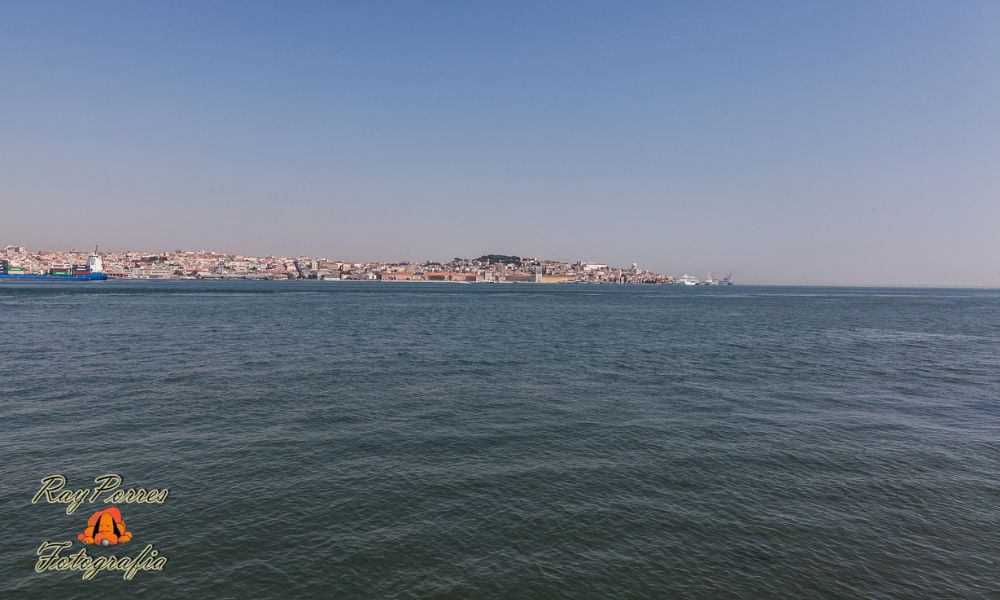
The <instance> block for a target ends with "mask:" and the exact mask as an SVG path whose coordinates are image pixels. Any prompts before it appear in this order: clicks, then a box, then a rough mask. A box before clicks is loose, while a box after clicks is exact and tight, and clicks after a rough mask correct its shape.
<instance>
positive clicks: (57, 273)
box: [0, 252, 108, 281]
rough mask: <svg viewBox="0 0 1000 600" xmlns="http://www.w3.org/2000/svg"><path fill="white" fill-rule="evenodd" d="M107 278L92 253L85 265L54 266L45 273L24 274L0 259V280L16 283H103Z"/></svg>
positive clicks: (20, 269) (99, 258) (96, 256)
mask: <svg viewBox="0 0 1000 600" xmlns="http://www.w3.org/2000/svg"><path fill="white" fill-rule="evenodd" d="M107 278H108V275H107V273H105V272H104V262H103V261H102V260H101V257H100V256H99V255H98V254H97V252H94V253H93V254H91V255H90V256H89V257H88V258H87V264H85V265H55V266H52V267H50V268H49V270H48V271H47V272H46V273H25V272H24V269H23V268H21V267H17V266H14V265H12V264H10V262H9V261H7V260H5V259H0V280H18V281H103V280H105V279H107Z"/></svg>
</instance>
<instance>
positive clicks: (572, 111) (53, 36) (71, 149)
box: [0, 0, 1000, 286]
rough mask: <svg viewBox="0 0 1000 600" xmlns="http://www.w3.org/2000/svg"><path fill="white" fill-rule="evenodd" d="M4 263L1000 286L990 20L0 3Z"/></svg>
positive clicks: (999, 66) (997, 39)
mask: <svg viewBox="0 0 1000 600" xmlns="http://www.w3.org/2000/svg"><path fill="white" fill-rule="evenodd" d="M0 211H2V216H0V245H2V244H18V245H23V246H27V247H29V248H32V249H68V248H87V247H92V246H94V245H95V244H100V245H101V247H102V248H105V249H128V248H140V249H146V250H171V249H176V248H183V249H214V250H220V251H228V252H239V253H246V254H260V255H271V254H274V255H279V256H293V255H309V256H322V257H329V258H337V259H344V260H352V261H359V260H366V259H386V260H402V259H420V260H425V259H434V260H442V259H450V258H453V257H458V256H470V257H472V256H478V255H480V254H484V253H505V254H518V255H522V256H536V257H539V258H552V259H567V260H578V259H584V260H591V261H598V262H607V263H611V264H616V265H627V264H631V263H633V262H636V263H639V265H640V266H641V267H644V268H648V269H652V270H658V271H661V272H667V273H672V274H675V275H680V274H682V273H691V274H697V275H699V276H703V275H704V274H705V273H706V272H707V271H709V270H711V271H712V273H713V274H714V275H716V276H720V275H725V274H726V273H729V272H732V273H733V274H734V275H733V278H734V280H736V281H737V282H739V283H779V284H780V283H800V284H846V285H850V284H858V285H883V284H884V285H977V286H980V285H982V286H1000V2H996V1H993V0H989V1H983V2H977V1H972V0H969V1H965V0H963V1H962V2H941V1H933V2H922V1H919V0H908V1H902V2H893V1H889V0H879V1H877V2H871V1H864V2H861V1H832V0H830V1H826V2H809V1H798V0H796V1H792V0H787V1H781V2H770V1H764V0H762V1H754V2H743V1H732V2H719V1H714V0H702V1H694V2H667V1H657V2H637V1H624V2H613V1H606V2H585V1H566V2H554V1H548V0H533V1H524V2H518V1H511V0H505V1H502V2H501V1H493V2H487V1H479V2H469V1H466V0H462V1H454V2H452V1H444V0H422V1H416V0H411V1H406V2H383V1H365V2H357V3H349V2H315V3H313V2H305V1H296V2H249V1H240V2H222V1H218V2H163V1H158V2H132V1H130V2H121V3H112V2H99V1H95V2H48V1H39V0H32V1H20V0H7V1H6V2H3V3H0Z"/></svg>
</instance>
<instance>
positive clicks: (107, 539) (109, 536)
mask: <svg viewBox="0 0 1000 600" xmlns="http://www.w3.org/2000/svg"><path fill="white" fill-rule="evenodd" d="M76 539H78V540H80V541H81V542H83V543H84V544H97V545H98V546H114V545H115V544H124V543H125V542H127V541H129V540H131V539H132V532H131V531H129V530H127V529H126V528H125V521H123V520H122V511H120V510H118V508H117V507H115V506H112V507H111V508H105V509H104V510H99V511H97V512H95V513H94V514H92V515H90V518H89V519H87V528H86V529H84V530H83V533H81V534H80V535H78V536H76Z"/></svg>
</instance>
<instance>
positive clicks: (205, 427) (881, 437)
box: [0, 282, 1000, 599]
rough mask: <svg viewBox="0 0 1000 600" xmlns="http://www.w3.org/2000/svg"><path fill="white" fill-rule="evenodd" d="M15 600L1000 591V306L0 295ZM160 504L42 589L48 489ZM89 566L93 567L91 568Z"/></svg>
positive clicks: (450, 293)
mask: <svg viewBox="0 0 1000 600" xmlns="http://www.w3.org/2000/svg"><path fill="white" fill-rule="evenodd" d="M0 310H2V314H3V318H2V319H0V343H2V345H3V354H2V357H3V365H2V369H3V378H2V379H0V398H2V399H0V411H2V417H0V433H2V441H0V456H2V458H3V461H2V462H0V476H2V482H3V483H2V487H0V514H3V515H5V517H6V518H5V527H4V528H3V530H4V540H3V543H2V544H0V597H5V598H6V597H39V598H41V597H46V596H47V595H48V597H68V596H71V595H77V596H79V597H98V596H100V595H104V594H112V595H114V596H117V595H118V594H120V593H121V592H122V590H123V588H124V589H125V590H127V591H129V592H131V593H136V594H139V596H140V597H143V598H178V597H196V598H208V597H212V598H233V599H235V598H246V597H275V598H277V597H282V598H283V597H295V598H329V597H370V598H421V597H450V598H480V597H494V598H511V597H535V598H582V597H594V598H600V597H660V598H666V597H671V598H678V597H691V598H699V597H702V598H724V597H733V598H737V597H739V598H761V597H803V596H809V597H815V596H819V597H867V598H897V597H926V598H940V597H966V598H984V597H997V595H998V594H1000V565H998V558H1000V551H998V548H1000V292H998V291H976V290H899V289H892V290H875V289H848V288H766V287H742V286H734V287H731V288H676V287H673V288H666V287H653V286H635V287H611V286H607V287H604V286H532V285H495V286H489V285H452V284H369V283H358V284H347V283H343V284H341V283H322V282H309V283H307V282H107V283H106V284H100V283H98V284H48V285H46V284H30V285H22V284H13V285H0ZM108 472H113V473H120V474H122V475H123V476H124V478H125V485H124V487H147V488H149V487H169V489H170V495H169V497H168V499H167V500H166V502H165V503H163V504H162V505H134V504H133V505H119V506H121V507H122V510H123V514H124V516H125V521H126V523H127V524H128V526H129V527H130V528H131V529H132V530H133V531H134V532H135V539H134V540H133V541H132V542H131V543H129V544H125V545H119V546H117V547H113V548H111V549H102V548H97V549H95V548H93V547H90V548H89V550H88V552H89V553H90V554H91V555H93V556H98V555H108V554H117V555H119V556H125V555H133V554H137V553H138V552H139V550H141V548H142V547H143V546H144V545H145V544H147V543H152V544H154V546H155V548H156V549H157V550H158V551H159V552H161V553H162V555H164V556H167V557H168V563H167V565H166V566H165V568H164V570H163V571H162V572H155V571H148V572H140V573H139V574H137V575H136V576H135V578H134V579H133V580H132V581H130V582H127V583H126V582H125V581H123V579H122V577H121V574H120V573H107V572H104V573H100V574H98V575H97V576H96V577H95V579H94V580H92V581H87V582H85V581H83V580H82V579H81V574H80V573H79V572H71V573H66V572H64V573H58V572H49V573H44V574H36V573H34V572H33V566H34V564H35V560H36V554H35V551H36V549H37V548H38V546H39V544H40V543H41V541H42V540H44V539H49V540H75V539H76V534H77V533H80V532H82V530H83V528H84V526H85V521H86V518H87V516H89V514H90V513H91V512H93V511H94V510H96V509H97V508H102V506H98V505H84V506H83V507H82V508H81V509H79V510H78V511H77V512H75V513H74V514H72V515H66V514H65V512H64V510H63V507H62V506H58V505H54V504H52V505H50V504H44V503H41V504H35V505H33V504H31V497H32V496H33V495H34V493H35V491H36V490H37V489H38V487H39V485H40V484H39V480H40V479H41V478H42V477H44V476H46V475H51V474H55V473H61V474H64V475H66V477H67V478H68V480H69V487H71V488H82V487H90V486H92V485H93V483H92V479H93V478H94V477H95V476H98V475H101V474H104V473H108ZM80 547H81V546H80V543H79V542H75V541H74V545H73V549H72V550H71V551H75V550H76V549H78V548H80Z"/></svg>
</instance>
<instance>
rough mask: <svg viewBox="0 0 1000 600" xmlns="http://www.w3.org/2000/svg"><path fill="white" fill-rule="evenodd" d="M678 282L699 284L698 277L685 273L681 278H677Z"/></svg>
mask: <svg viewBox="0 0 1000 600" xmlns="http://www.w3.org/2000/svg"><path fill="white" fill-rule="evenodd" d="M677 283H679V284H682V285H698V278H697V277H691V276H690V275H688V274H687V273H685V274H684V275H683V276H682V277H681V278H679V279H678V280H677Z"/></svg>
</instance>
